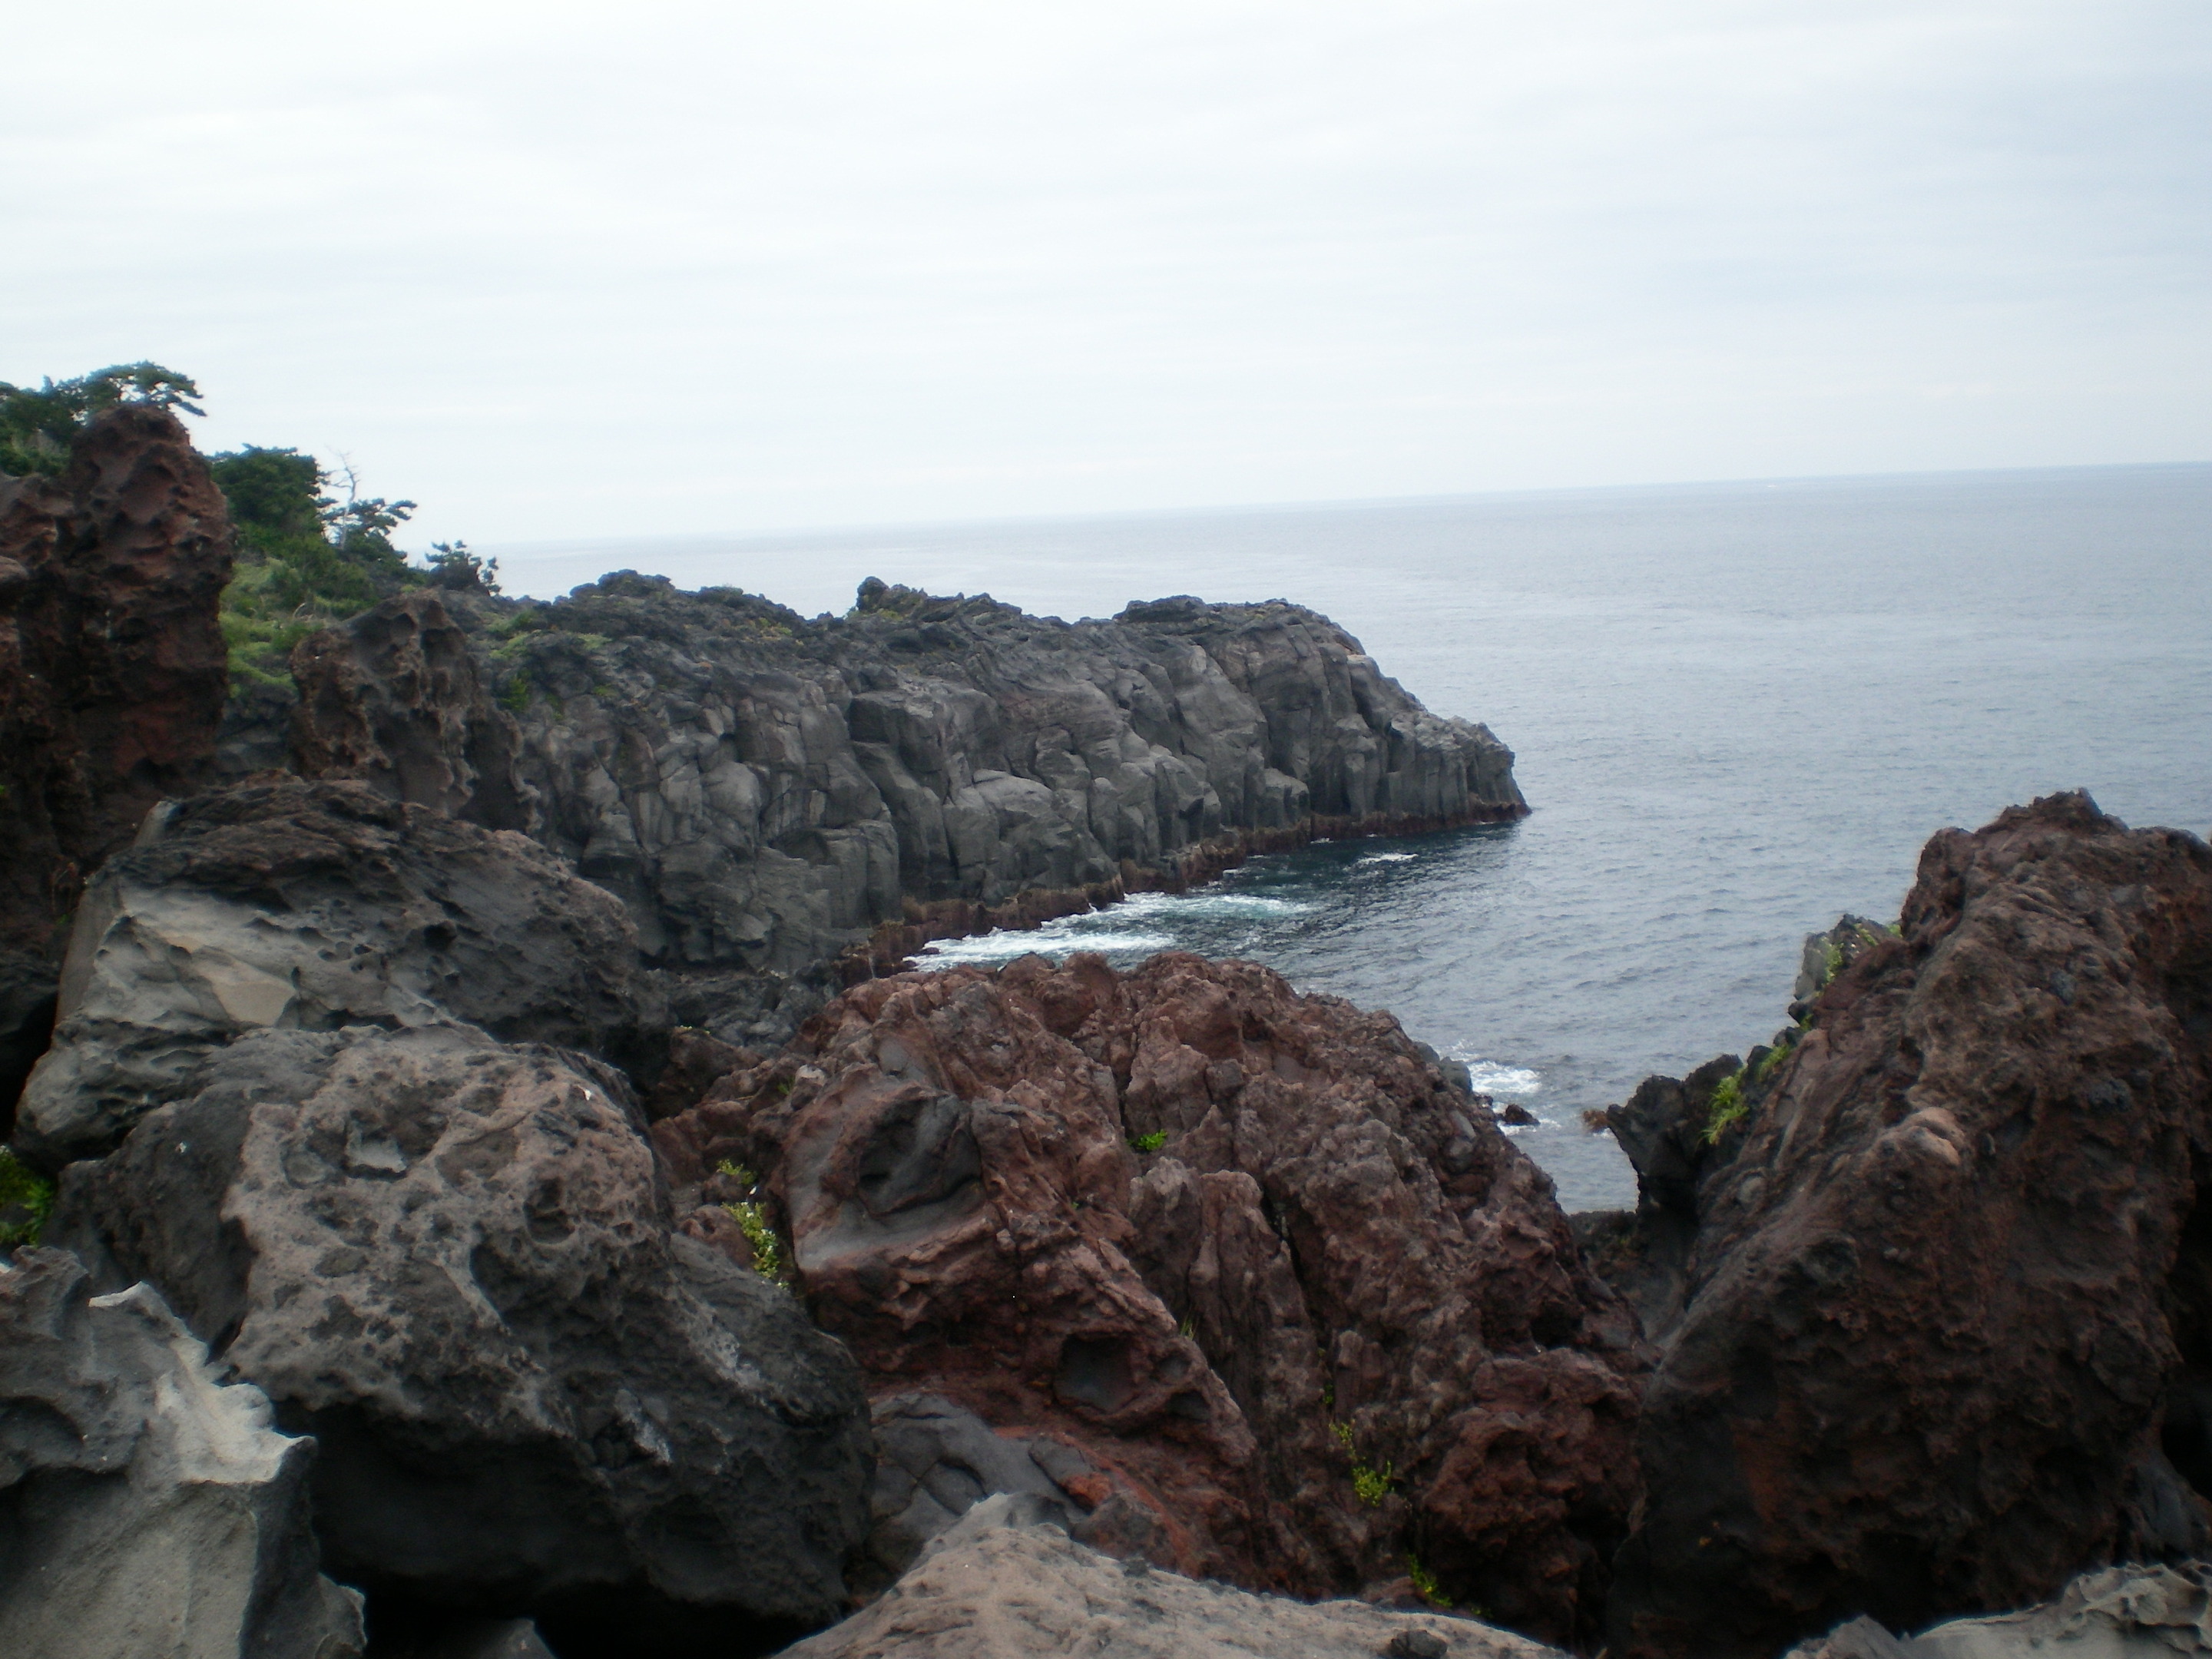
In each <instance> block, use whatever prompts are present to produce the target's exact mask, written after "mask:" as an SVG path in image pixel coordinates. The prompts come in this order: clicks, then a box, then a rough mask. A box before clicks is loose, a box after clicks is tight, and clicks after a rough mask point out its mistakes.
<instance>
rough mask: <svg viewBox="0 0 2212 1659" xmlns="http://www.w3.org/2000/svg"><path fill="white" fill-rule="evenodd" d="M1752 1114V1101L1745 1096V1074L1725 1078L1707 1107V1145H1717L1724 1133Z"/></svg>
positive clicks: (1735, 1074)
mask: <svg viewBox="0 0 2212 1659" xmlns="http://www.w3.org/2000/svg"><path fill="white" fill-rule="evenodd" d="M1750 1115H1751V1103H1750V1102H1749V1101H1747V1100H1746V1099H1745V1098H1744V1097H1743V1074H1742V1073H1741V1072H1738V1073H1732V1074H1730V1075H1729V1076H1727V1077H1724V1078H1723V1079H1721V1082H1720V1087H1718V1088H1717V1089H1715V1090H1714V1091H1713V1098H1712V1103H1711V1105H1709V1106H1708V1107H1707V1108H1706V1109H1705V1145H1706V1146H1715V1145H1717V1143H1718V1142H1719V1140H1720V1138H1721V1137H1722V1136H1723V1135H1724V1134H1726V1133H1728V1132H1729V1130H1730V1129H1731V1128H1733V1127H1735V1125H1737V1124H1739V1123H1741V1122H1742V1121H1743V1120H1744V1119H1745V1118H1747V1117H1748V1116H1750Z"/></svg>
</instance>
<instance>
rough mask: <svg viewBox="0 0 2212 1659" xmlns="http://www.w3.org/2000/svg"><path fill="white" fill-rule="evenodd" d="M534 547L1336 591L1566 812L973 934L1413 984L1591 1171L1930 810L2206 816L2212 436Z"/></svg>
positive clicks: (571, 556)
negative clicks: (2158, 459) (2045, 458)
mask: <svg viewBox="0 0 2212 1659" xmlns="http://www.w3.org/2000/svg"><path fill="white" fill-rule="evenodd" d="M500 552H501V559H502V563H503V565H504V567H505V571H506V574H507V577H508V583H509V586H510V588H511V589H512V590H514V591H520V592H537V593H548V594H550V593H553V592H562V591H564V590H565V589H566V588H568V586H572V585H574V583H576V582H580V581H583V580H588V579H589V578H591V577H592V576H595V575H597V574H599V573H600V572H601V571H603V570H606V569H611V568H620V567H623V566H629V567H633V568H639V569H643V570H649V571H656V572H659V573H663V574H667V575H669V576H671V577H672V578H674V579H675V580H677V581H678V583H680V584H681V585H683V586H700V585H702V584H704V583H708V582H726V583H734V584H737V585H739V586H744V587H748V588H750V589H753V590H755V591H756V592H764V593H767V594H768V595H769V596H770V597H771V598H774V599H780V600H781V601H783V602H784V603H786V604H788V605H793V606H795V607H797V608H798V609H799V610H801V611H807V612H809V613H812V612H815V611H823V610H829V609H836V610H842V609H843V608H845V606H846V605H848V604H850V602H851V596H852V592H853V589H854V586H855V585H856V584H857V583H858V582H859V580H860V579H861V578H862V577H863V576H866V575H870V574H877V575H881V576H883V577H884V579H885V580H891V581H903V582H907V583H909V584H912V585H914V586H926V587H928V588H930V589H932V590H933V591H935V592H951V591H965V592H981V591H987V592H992V593H994V594H995V595H997V596H998V597H999V598H1000V599H1006V600H1010V601H1012V602H1013V603H1015V604H1018V605H1022V606H1024V608H1026V609H1029V610H1031V611H1041V612H1048V613H1052V614H1057V615H1061V616H1066V617H1076V616H1081V615H1086V614H1088V615H1098V616H1104V615H1110V614H1112V613H1113V612H1114V611H1117V610H1119V609H1120V608H1121V605H1122V604H1123V603H1124V602H1126V601H1127V600H1128V599H1132V598H1139V597H1141V598H1152V597H1156V596H1158V595H1161V594H1164V593H1175V592H1192V593H1197V594H1199V595H1200V596H1201V597H1203V598H1206V599H1267V598H1273V597H1278V596H1279V597H1283V598H1287V599H1295V600H1297V601H1299V602H1300V603H1303V604H1305V605H1312V606H1314V607H1315V608H1316V609H1318V610H1322V611H1327V612H1328V613H1329V614H1330V615H1331V616H1333V617H1335V618H1336V619H1337V621H1338V622H1340V623H1342V624H1343V625H1344V626H1345V627H1346V628H1347V629H1350V630H1351V631H1352V633H1354V634H1356V635H1358V636H1359V638H1360V639H1361V640H1362V641H1363V642H1364V644H1365V645H1366V647H1367V648H1368V649H1369V650H1370V652H1371V653H1374V655H1375V656H1376V658H1377V659H1379V660H1380V661H1381V663H1382V664H1383V667H1384V669H1385V670H1386V671H1388V672H1389V673H1392V674H1394V675H1395V676H1396V677H1397V678H1399V679H1400V680H1401V681H1402V682H1403V683H1404V684H1405V685H1406V686H1407V688H1408V689H1409V690H1412V691H1413V693H1414V694H1415V695H1416V696H1419V697H1420V698H1421V699H1422V701H1423V702H1425V703H1427V704H1428V706H1429V707H1430V708H1433V709H1436V710H1437V711H1439V712H1441V713H1445V714H1463V715H1468V716H1469V717H1472V718H1474V719H1478V720H1486V721H1487V722H1488V723H1489V724H1490V725H1491V726H1492V728H1493V729H1494V730H1495V731H1496V732H1498V735H1499V736H1500V737H1502V738H1504V739H1505V741H1506V742H1507V743H1509V744H1511V745H1512V746H1513V747H1514V749H1515V750H1516V751H1517V753H1518V755H1519V757H1520V758H1519V764H1518V768H1517V771H1518V775H1519V776H1520V779H1521V781H1522V787H1523V789H1524V790H1526V792H1527V793H1528V799H1529V800H1530V802H1531V803H1532V804H1533V805H1534V807H1535V811H1534V815H1533V816H1532V817H1529V818H1528V820H1526V821H1525V822H1523V823H1518V824H1513V825H1510V826H1502V827H1495V828H1486V829H1471V830H1466V831H1462V832H1458V833H1455V834H1449V835H1440V836H1426V837H1423V838H1420V839H1418V840H1414V841H1408V842H1356V843H1344V844H1340V845H1324V846H1317V847H1314V848H1309V849H1306V850H1305V851H1303V852H1300V853H1297V854H1288V855H1284V856H1280V857H1274V858H1268V859H1262V860H1255V861H1254V862H1253V863H1252V864H1251V865H1249V866H1247V867H1245V868H1244V869H1242V870H1239V871H1237V872H1233V873H1232V874H1231V876H1230V877H1229V878H1227V879H1226V880H1225V881H1224V882H1223V883H1221V884H1218V886H1217V887H1215V888H1213V889H1211V890H1207V891H1206V892H1203V893H1199V894H1194V895H1190V896H1183V897H1180V898H1166V897H1160V896H1148V897H1146V898H1143V899H1140V900H1138V901H1135V902H1132V903H1131V904H1129V905H1127V906H1125V907H1121V908H1116V909H1115V911H1113V912H1111V913H1109V914H1106V915H1097V916H1090V917H1084V918H1080V919H1078V920H1077V921H1073V922H1071V923H1064V924H1060V926H1058V927H1054V928H1053V929H1050V930H1048V931H1047V932H1046V933H1044V934H1042V935H1038V934H1025V935H1022V936H1019V937H1018V938H1013V939H982V940H973V941H966V942H963V944H961V945H958V946H956V947H954V948H953V951H952V954H955V955H958V956H965V957H1000V956H1006V955H1012V954H1014V953H1016V952H1018V951H1021V950H1025V949H1030V948H1035V947H1036V946H1039V945H1043V946H1045V947H1047V948H1050V949H1054V950H1065V949H1069V948H1075V947H1078V946H1080V945H1091V946H1096V947H1102V948H1106V949H1108V950H1109V951H1110V952H1112V953H1113V954H1115V956H1117V957H1121V959H1124V960H1129V959H1134V958H1135V957H1140V956H1142V955H1143V954H1145V953H1146V952H1148V951H1153V950H1158V949H1161V948H1164V947H1166V946H1168V945H1175V946H1178V947H1182V948H1187V949H1192V950H1197V951H1205V952H1208V953H1211V954H1236V955H1243V956H1249V957H1254V958H1256V959H1257V960H1259V961H1261V962H1265V963H1269V964H1270V965H1272V966H1273V967H1276V968H1278V969H1281V970H1282V971H1283V972H1284V973H1285V974H1287V975H1289V976H1290V977H1291V979H1292V980H1293V981H1295V982H1297V984H1298V985H1299V986H1300V987H1304V988H1307V989H1313V990H1325V991H1329V992H1334V993H1335V994H1339V995H1342V996H1346V997H1348V998H1350V999H1352V1000H1353V1001H1355V1002H1358V1003H1361V1004H1363V1005H1366V1006H1380V1007H1387V1008H1389V1009H1391V1010H1393V1011H1394V1012H1396V1013H1397V1014H1398V1015H1399V1017H1400V1018H1401V1019H1402V1020H1403V1021H1404V1022H1405V1024H1406V1026H1407V1030H1410V1031H1411V1032H1412V1033H1413V1035H1414V1036H1418V1037H1419V1038H1421V1039H1422V1040H1424V1041H1425V1042H1430V1043H1432V1044H1434V1045H1435V1046H1436V1047H1437V1048H1439V1049H1442V1050H1443V1051H1445V1052H1447V1053H1450V1054H1456V1055H1458V1056H1460V1057H1462V1058H1463V1059H1466V1060H1468V1061H1469V1062H1470V1063H1471V1064H1472V1065H1473V1066H1474V1069H1475V1072H1476V1073H1477V1076H1478V1079H1480V1081H1481V1082H1482V1084H1483V1085H1485V1086H1487V1087H1488V1088H1489V1089H1490V1090H1491V1091H1492V1093H1494V1094H1496V1095H1498V1097H1501V1098H1506V1097H1512V1098H1517V1099H1521V1100H1523V1101H1525V1102H1526V1103H1528V1105H1529V1106H1530V1107H1532V1108H1533V1109H1534V1110H1535V1111H1536V1113H1537V1114H1538V1115H1539V1116H1540V1117H1541V1118H1542V1119H1543V1120H1545V1124H1544V1127H1540V1128H1538V1129H1534V1130H1530V1131H1526V1132H1524V1133H1523V1139H1522V1146H1525V1147H1527V1148H1528V1150H1529V1151H1530V1152H1534V1154H1535V1155H1536V1156H1537V1157H1538V1158H1540V1159H1541V1160H1542V1162H1543V1163H1544V1164H1545V1165H1546V1166H1547V1168H1548V1169H1550V1170H1551V1171H1552V1172H1553V1176H1555V1178H1556V1179H1557V1180H1558V1182H1559V1188H1560V1196H1561V1198H1562V1200H1564V1201H1565V1203H1566V1204H1567V1206H1568V1207H1570V1208H1574V1209H1582V1208H1593V1207H1604V1206H1613V1205H1618V1204H1622V1203H1626V1202H1629V1201H1632V1199H1633V1195H1634V1188H1633V1183H1632V1180H1631V1178H1630V1176H1629V1175H1628V1172H1627V1170H1626V1164H1625V1163H1624V1161H1623V1160H1622V1159H1621V1158H1620V1153H1619V1152H1618V1150H1617V1149H1615V1148H1614V1147H1613V1145H1612V1143H1611V1142H1610V1141H1609V1140H1607V1139H1591V1138H1589V1136H1586V1135H1584V1134H1583V1133H1581V1131H1580V1128H1579V1125H1578V1122H1577V1114H1578V1113H1579V1111H1580V1110H1581V1109H1584V1108H1588V1107H1593V1106H1601V1105H1604V1104H1606V1103H1608V1102H1611V1101H1617V1100H1619V1099H1620V1098H1621V1097H1623V1096H1624V1095H1625V1094H1626V1091H1628V1090H1630V1089H1631V1088H1632V1087H1633V1086H1634V1085H1635V1083H1636V1081H1637V1079H1639V1078H1641V1077H1643V1076H1644V1074H1645V1073H1650V1072H1653V1071H1662V1072H1673V1073H1677V1074H1679V1073H1680V1072H1681V1071H1683V1070H1685V1069H1686V1068H1687V1067H1689V1066H1693V1065H1695V1064H1697V1063H1698V1062H1699V1061H1700V1060H1705V1059H1707V1058H1709V1057H1710V1056H1711V1055H1712V1054H1717V1053H1720V1052H1723V1051H1727V1050H1734V1051H1736V1052H1739V1053H1740V1052H1741V1050H1742V1049H1743V1048H1745V1047H1746V1046H1747V1045H1748V1044H1750V1043H1752V1042H1759V1041H1762V1040H1764V1039H1765V1038H1766V1037H1767V1036H1771V1034H1772V1032H1773V1031H1774V1030H1775V1029H1776V1028H1777V1027H1778V1026H1779V1025H1780V1024H1782V1023H1783V1022H1784V1006H1785V1004H1786V1003H1787V1002H1788V1000H1789V994H1790V979H1791V976H1792V975H1793V974H1794V972H1795V971H1796V958H1797V953H1798V947H1799V942H1800V940H1801V939H1802V936H1803V935H1804V934H1805V933H1807V932H1808V931H1809V930H1811V929H1813V928H1815V927H1825V926H1826V925H1827V924H1828V923H1829V922H1831V921H1833V920H1834V918H1835V916H1836V915H1837V914H1838V912H1840V911H1843V910H1845V909H1852V910H1857V911H1861V912H1863V913H1865V914H1867V915H1874V916H1878V917H1888V916H1891V915H1894V914H1895V911H1896V908H1897V905H1898V902H1899V899H1900V898H1901V897H1902V896H1903V894H1904V891H1905V887H1906V886H1907V884H1909V883H1910V881H1911V875H1912V870H1913V866H1914V862H1915V860H1916V859H1917V856H1918V853H1919V849H1920V846H1921V843H1922V842H1923V841H1924V840H1925V839H1926V838H1927V836H1929V834H1930V833H1931V832H1933V831H1934V830H1936V829H1941V828H1942V827H1943V826H1944V825H1947V824H1963V825H1967V826H1972V825H1977V824H1980V823H1984V822H1986V821H1987V820H1988V819H1989V818H1990V817H1992V816H1994V815H1995V814H1996V811H1998V810H1999V809H2000V808H2002V807H2003V806H2004V805H2006V804H2008V802H2012V801H2016V800H2025V799H2028V798H2030V797H2031V796H2033V795H2036V794H2039V793H2049V792H2051V791H2052V790H2054V789H2063V788H2070V787H2087V788H2088V789H2089V790H2090V791H2091V792H2092V793H2093V794H2094V795H2095V796H2096V798H2097V799H2098V801H2099V803H2100V805H2103V806H2104V807H2105V808H2106V811H2112V812H2115V813H2118V815H2120V816H2121V817H2125V818H2127V819H2128V820H2130V822H2133V823H2166V824H2175V825H2179V826H2181V827H2184V828H2186V829H2192V830H2194V831H2196V832H2197V833H2198V834H2203V832H2204V831H2205V829H2206V828H2207V826H2208V824H2212V466H2188V467H2143V468H2100V469H2085V470H2079V471H2035V472H2015V473H1990V474H1972V475H1959V474H1954V475H1945V476H1936V477H1906V478H1875V479H1850V480H1818V481H1811V482H1794V483H1755V484H1729V485H1704V486H1683V487H1677V488H1668V489H1617V490H1580V491H1569V492H1553V493H1545V494H1541V495H1515V496H1487V497H1477V498H1465V499H1459V500H1452V501H1412V502H1394V503H1376V504H1365V505H1358V506H1345V507H1305V508H1284V509H1278V510H1252V511H1242V512H1224V513H1188V514H1173V515H1170V514H1161V515H1154V516H1146V517H1122V518H1113V519H1093V520H1069V521H1065V522H1050V523H1044V522H1030V523H1018V524H995V525H985V526H933V527H928V528H924V529H915V530H898V531H874V532H849V533H842V534H836V535H807V536H787V537H776V538H744V539H734V538H723V539H706V538H700V539H690V540H657V541H652V542H642V541H641V542H629V543H623V542H611V541H610V542H601V543H596V544H589V545H585V544H574V545H573V546H569V547H563V548H545V547H538V548H509V549H502V550H500Z"/></svg>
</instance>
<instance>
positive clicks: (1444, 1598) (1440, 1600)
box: [1406, 1550, 1451, 1613]
mask: <svg viewBox="0 0 2212 1659" xmlns="http://www.w3.org/2000/svg"><path fill="white" fill-rule="evenodd" d="M1406 1577H1408V1578H1410V1579H1412V1580H1413V1588H1414V1589H1417V1590H1419V1592H1420V1595H1421V1600H1423V1601H1426V1602H1427V1603H1428V1604H1429V1605H1430V1606H1431V1607H1435V1608H1437V1610H1438V1611H1439V1612H1443V1613H1449V1612H1450V1611H1451V1598H1450V1597H1449V1596H1448V1595H1445V1594H1444V1593H1443V1591H1442V1590H1441V1589H1437V1576H1436V1574H1434V1573H1432V1572H1431V1571H1429V1570H1428V1569H1427V1568H1426V1567H1425V1566H1423V1565H1421V1558H1420V1557H1419V1556H1418V1555H1416V1554H1414V1553H1413V1552H1412V1551H1411V1550H1408V1551H1407V1552H1406Z"/></svg>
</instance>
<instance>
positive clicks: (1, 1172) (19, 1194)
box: [0, 1146, 54, 1250]
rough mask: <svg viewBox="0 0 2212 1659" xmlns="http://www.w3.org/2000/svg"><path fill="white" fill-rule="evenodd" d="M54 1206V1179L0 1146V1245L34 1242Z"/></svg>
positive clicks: (7, 1247) (20, 1244)
mask: <svg viewBox="0 0 2212 1659" xmlns="http://www.w3.org/2000/svg"><path fill="white" fill-rule="evenodd" d="M53 1207H54V1183H53V1182H51V1181H48V1180H47V1179H46V1177H45V1176H42V1175H40V1174H39V1173H38V1172H37V1171H36V1170H33V1169H32V1168H30V1166H29V1165H27V1164H22V1163H20V1162H19V1161H17V1159H16V1157H15V1153H13V1152H9V1150H8V1149H7V1148H6V1147H5V1146H0V1249H10V1250H13V1249H21V1247H22V1246H24V1245H26V1244H35V1243H38V1242H39V1235H40V1232H42V1231H45V1228H46V1218H47V1217H48V1216H49V1215H51V1214H52V1212H53Z"/></svg>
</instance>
